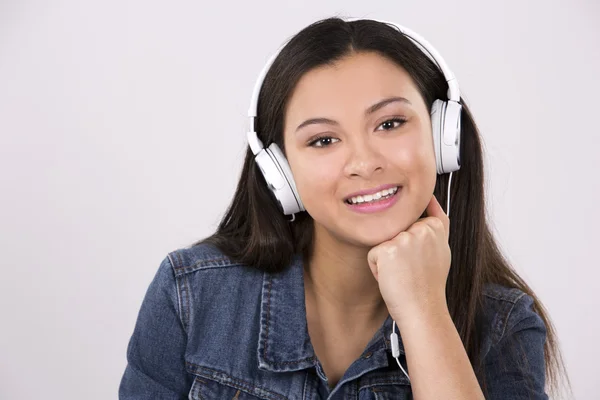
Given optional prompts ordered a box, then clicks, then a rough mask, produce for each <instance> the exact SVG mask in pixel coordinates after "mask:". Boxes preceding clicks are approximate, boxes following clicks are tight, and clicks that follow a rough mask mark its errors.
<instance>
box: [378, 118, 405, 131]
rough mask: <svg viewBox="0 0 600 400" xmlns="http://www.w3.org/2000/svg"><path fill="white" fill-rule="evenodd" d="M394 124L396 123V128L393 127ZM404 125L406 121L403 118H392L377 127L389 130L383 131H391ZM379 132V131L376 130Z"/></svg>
mask: <svg viewBox="0 0 600 400" xmlns="http://www.w3.org/2000/svg"><path fill="white" fill-rule="evenodd" d="M394 123H398V125H397V126H394ZM405 123H406V119H404V118H392V119H388V120H387V121H383V123H382V124H381V125H379V126H384V125H385V126H387V127H388V128H389V129H383V130H384V131H391V130H392V129H394V128H399V127H401V126H402V125H404V124H405ZM378 130H379V129H378Z"/></svg>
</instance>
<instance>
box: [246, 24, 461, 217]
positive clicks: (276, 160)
mask: <svg viewBox="0 0 600 400" xmlns="http://www.w3.org/2000/svg"><path fill="white" fill-rule="evenodd" d="M357 19H358V18H350V19H347V20H346V21H347V22H350V21H355V20H357ZM375 21H378V22H382V23H385V24H388V25H391V26H393V27H394V28H396V29H398V31H400V32H401V33H402V34H404V35H405V36H406V37H408V38H409V39H411V40H412V41H413V42H415V44H417V46H419V47H421V49H422V51H423V52H424V53H425V54H426V55H427V56H428V57H429V58H430V59H431V60H432V61H433V62H434V63H436V64H437V65H438V67H439V68H440V70H441V71H442V73H443V74H444V77H445V78H446V82H448V99H449V100H448V101H444V100H439V99H438V100H435V101H434V102H433V105H432V107H431V125H432V133H433V143H434V148H435V160H436V169H437V173H438V174H445V173H449V172H453V171H457V170H458V169H460V115H461V108H462V106H461V104H460V91H459V89H458V83H457V81H456V78H455V77H454V74H453V73H452V72H451V71H450V69H449V68H448V66H447V65H446V63H445V62H444V59H443V58H442V56H441V55H440V54H439V53H438V52H437V50H435V48H434V47H433V46H432V45H431V44H429V42H428V41H426V40H425V39H423V38H422V37H421V36H420V35H418V34H417V33H415V32H413V31H411V30H410V29H408V28H405V27H403V26H401V25H398V24H395V23H392V22H386V21H381V20H375ZM286 44H287V42H286V43H284V44H283V45H282V46H281V47H280V48H279V49H278V50H277V52H276V53H275V54H273V55H272V56H271V58H270V59H269V60H268V61H267V63H266V64H265V66H264V67H263V69H262V71H261V73H260V75H259V76H258V79H257V81H256V84H255V85H254V92H253V93H252V99H251V102H250V108H249V109H248V117H249V118H250V127H249V130H248V133H247V136H248V144H249V146H250V149H251V150H252V153H253V154H254V156H255V160H256V163H257V164H258V167H259V168H260V171H261V172H262V174H263V177H264V178H265V181H266V182H267V184H268V186H269V189H270V190H271V191H272V192H273V194H274V195H275V198H276V199H277V201H278V202H279V205H280V207H281V209H282V210H283V213H284V214H285V215H290V214H291V215H292V221H293V220H294V218H295V216H294V214H295V213H298V212H300V211H304V210H305V208H304V204H302V200H301V199H300V195H299V194H298V190H297V189H296V183H295V182H294V177H293V176H292V171H291V169H290V166H289V164H288V162H287V160H286V158H285V157H284V155H283V153H282V151H281V149H280V148H279V146H277V144H275V143H272V144H271V145H270V146H269V147H268V148H266V149H265V148H264V146H263V143H262V142H261V141H260V139H259V138H258V136H257V134H256V132H255V124H254V122H255V120H256V113H257V104H258V94H259V92H260V89H261V87H262V84H263V81H264V79H265V76H266V74H267V71H268V70H269V68H270V67H271V65H272V64H273V61H274V60H275V58H276V57H277V55H279V52H280V51H281V50H282V49H283V47H285V45H286ZM450 178H452V176H450ZM448 210H449V206H448Z"/></svg>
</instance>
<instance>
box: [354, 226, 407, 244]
mask: <svg viewBox="0 0 600 400" xmlns="http://www.w3.org/2000/svg"><path fill="white" fill-rule="evenodd" d="M400 232H402V230H398V229H395V230H386V231H382V230H378V231H371V232H368V231H363V232H361V233H358V232H357V231H354V232H353V234H352V236H351V237H350V240H351V241H352V242H353V243H355V244H357V245H359V246H364V247H370V248H371V247H375V246H377V245H380V244H381V243H383V242H387V241H388V240H392V239H393V238H395V237H396V236H397V235H398V234H399V233H400Z"/></svg>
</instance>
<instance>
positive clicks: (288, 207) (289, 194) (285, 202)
mask: <svg viewBox="0 0 600 400" xmlns="http://www.w3.org/2000/svg"><path fill="white" fill-rule="evenodd" d="M267 152H268V153H269V155H270V156H271V159H272V160H273V162H274V163H275V164H276V165H277V169H278V171H279V172H280V176H281V178H282V179H283V182H284V183H283V185H282V187H281V189H280V190H279V191H278V193H276V196H277V199H278V200H279V202H280V204H281V205H282V207H283V209H284V214H285V215H290V214H295V213H298V212H300V211H305V209H304V204H303V203H302V200H301V199H300V194H299V193H298V189H297V188H296V182H295V181H294V176H293V175H292V170H291V168H290V165H289V163H288V161H287V159H286V158H285V156H284V155H283V152H282V151H281V149H280V148H279V146H277V144H276V143H271V145H270V146H269V147H268V148H267Z"/></svg>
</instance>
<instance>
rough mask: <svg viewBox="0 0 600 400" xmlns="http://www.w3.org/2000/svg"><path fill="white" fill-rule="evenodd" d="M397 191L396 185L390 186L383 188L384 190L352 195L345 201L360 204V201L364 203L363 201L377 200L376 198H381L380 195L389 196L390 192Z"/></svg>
mask: <svg viewBox="0 0 600 400" xmlns="http://www.w3.org/2000/svg"><path fill="white" fill-rule="evenodd" d="M397 191H398V186H396V187H395V188H391V189H384V190H381V191H379V192H377V193H373V194H367V195H364V196H356V197H352V198H350V199H348V200H347V202H348V203H351V204H360V203H365V202H369V201H377V200H379V199H381V198H382V197H389V195H392V194H394V193H396V192H397Z"/></svg>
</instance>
